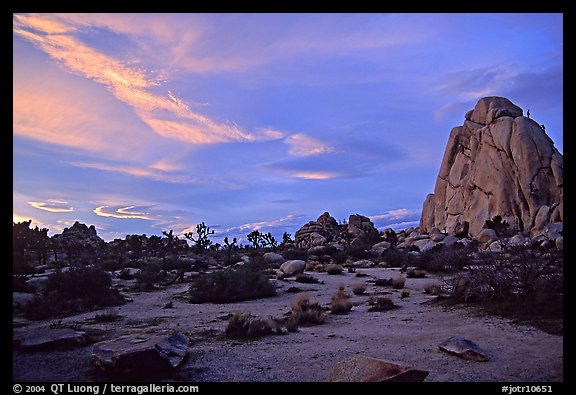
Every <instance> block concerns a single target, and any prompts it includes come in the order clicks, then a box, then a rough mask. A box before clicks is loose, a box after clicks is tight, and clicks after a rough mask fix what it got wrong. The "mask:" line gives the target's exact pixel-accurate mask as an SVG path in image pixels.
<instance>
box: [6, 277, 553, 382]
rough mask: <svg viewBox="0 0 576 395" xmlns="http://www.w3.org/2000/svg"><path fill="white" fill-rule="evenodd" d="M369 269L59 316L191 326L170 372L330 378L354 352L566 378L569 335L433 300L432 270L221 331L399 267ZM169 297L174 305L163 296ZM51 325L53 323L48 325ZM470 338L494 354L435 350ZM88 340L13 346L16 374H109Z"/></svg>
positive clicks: (143, 299)
mask: <svg viewBox="0 0 576 395" xmlns="http://www.w3.org/2000/svg"><path fill="white" fill-rule="evenodd" d="M358 271H359V272H363V273H366V274H368V275H369V277H367V278H363V279H358V278H356V277H355V275H354V274H350V273H344V274H343V275H328V274H326V273H312V275H313V276H314V277H316V278H318V279H319V280H320V281H321V282H323V284H300V283H296V282H294V281H277V285H278V295H277V296H275V297H271V298H266V299H260V300H253V301H247V302H242V303H234V304H198V305H194V304H190V303H187V302H186V299H185V295H186V291H187V289H188V284H176V285H173V286H170V287H167V288H165V289H163V290H159V291H154V292H149V293H135V292H127V293H126V295H127V296H129V297H130V298H132V299H133V301H132V302H130V303H128V304H126V305H124V306H121V307H120V308H119V310H120V314H121V316H122V317H121V319H120V320H118V321H115V322H110V323H94V322H93V320H92V319H93V317H94V315H95V314H96V313H97V312H90V313H84V314H80V315H76V316H72V317H68V318H66V319H64V320H62V323H63V324H70V325H76V326H78V327H80V328H82V329H85V330H89V331H94V332H98V331H100V333H101V336H100V338H101V339H110V338H114V337H116V336H118V335H120V334H124V333H128V332H135V331H149V332H155V331H157V330H160V329H166V328H177V329H180V330H181V331H183V332H185V333H187V334H189V335H190V337H191V339H192V347H191V349H192V351H191V355H190V358H189V359H188V360H187V361H186V362H185V363H184V364H183V365H182V366H180V367H179V368H178V370H177V371H176V373H175V374H174V375H172V376H170V377H166V378H165V379H166V380H175V381H191V382H206V381H257V382H262V381H325V380H326V379H327V377H328V375H329V374H330V372H331V370H332V368H333V366H334V364H335V363H336V362H337V361H338V360H340V359H343V358H346V357H349V356H351V355H354V354H362V355H366V356H371V357H375V358H380V359H384V360H387V361H390V362H394V363H398V364H401V365H404V366H410V367H413V368H416V369H420V370H426V371H428V372H429V376H428V377H427V378H426V381H441V382H448V381H457V382H460V381H500V382H554V381H563V336H557V335H550V334H547V333H545V332H542V331H541V330H538V329H536V328H533V327H530V326H523V325H517V324H514V323H512V322H511V321H509V320H506V319H502V318H499V317H493V316H487V315H483V314H479V313H478V312H477V311H475V310H472V309H468V308H462V307H450V308H447V307H443V306H440V305H438V304H435V303H429V301H430V300H431V299H433V297H431V296H429V295H426V294H425V293H424V292H423V287H424V285H425V284H426V283H427V282H429V281H430V280H431V278H423V279H407V281H406V286H405V289H408V290H409V291H410V296H409V297H408V298H404V299H401V298H400V291H399V290H393V289H392V288H390V287H376V286H374V285H373V284H371V283H369V282H368V283H367V285H368V287H367V291H366V294H365V295H361V296H357V295H352V301H353V303H354V307H353V309H352V311H351V312H349V313H348V314H344V315H329V316H328V318H327V320H326V322H325V323H324V324H323V325H319V326H313V327H302V328H300V329H299V330H298V332H295V333H288V334H286V335H272V336H267V337H263V338H261V339H258V340H250V341H238V340H230V339H224V338H223V337H222V336H221V335H222V333H223V331H224V329H225V327H226V324H227V321H226V319H225V318H224V317H226V315H228V314H230V313H233V312H236V311H244V312H250V313H252V314H255V315H258V316H261V317H267V316H275V317H280V316H282V315H283V314H284V313H286V312H288V311H289V310H290V304H291V301H292V300H293V299H294V297H295V294H292V293H286V292H285V290H286V289H288V288H289V287H291V286H297V287H299V288H301V289H303V290H307V292H308V293H309V295H310V298H311V300H312V301H318V302H320V303H321V304H326V305H327V304H328V303H329V302H330V298H331V296H332V295H333V294H334V293H335V291H336V290H337V288H338V285H339V284H345V285H346V290H347V291H348V292H349V293H350V294H352V293H351V292H350V287H349V286H350V284H352V283H354V282H358V281H360V280H369V279H371V278H390V277H396V276H398V275H400V273H399V271H398V270H395V269H383V268H373V269H358ZM384 292H390V293H391V294H390V295H389V296H390V297H391V298H392V299H393V300H394V302H395V303H396V304H398V305H399V306H401V307H400V308H399V309H396V310H391V311H387V312H368V307H369V306H368V298H369V295H375V294H383V293H384ZM170 300H172V301H173V305H174V308H172V309H164V308H163V306H164V305H165V304H166V303H167V302H168V301H170ZM52 322H54V320H50V321H39V322H33V323H26V325H25V326H22V327H16V328H15V329H14V333H15V335H17V334H18V333H21V332H22V331H27V330H29V329H32V328H39V327H43V328H47V327H48V325H49V324H50V323H52ZM47 330H48V329H47ZM455 335H456V336H461V337H464V338H466V339H469V340H472V341H474V342H476V343H477V344H478V345H480V346H481V347H482V348H483V349H485V350H486V351H488V353H489V355H490V360H489V361H487V362H474V361H468V360H464V359H460V358H458V357H455V356H453V355H449V354H446V353H443V352H441V351H439V350H438V345H439V344H440V343H441V342H442V341H444V340H446V339H447V338H449V337H450V336H455ZM92 347H93V346H92V345H88V346H85V347H81V348H77V349H73V350H67V351H56V352H55V351H52V352H34V353H24V352H21V351H14V352H13V379H14V380H15V381H100V380H106V379H107V378H106V377H105V376H102V375H101V374H100V373H99V372H98V371H96V369H95V368H93V367H92V365H91V363H90V354H91V350H92Z"/></svg>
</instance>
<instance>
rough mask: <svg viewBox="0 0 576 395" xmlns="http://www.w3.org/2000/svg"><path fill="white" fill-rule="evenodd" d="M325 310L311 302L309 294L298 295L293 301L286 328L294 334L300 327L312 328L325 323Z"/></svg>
mask: <svg viewBox="0 0 576 395" xmlns="http://www.w3.org/2000/svg"><path fill="white" fill-rule="evenodd" d="M324 319H325V315H324V309H323V308H322V307H321V306H320V305H319V304H318V303H317V302H314V303H312V302H310V296H309V295H308V293H306V292H304V293H300V294H298V295H296V297H295V298H294V300H293V301H292V311H291V312H290V316H289V317H288V320H287V321H286V328H287V329H288V331H289V332H294V331H296V330H297V329H298V326H312V325H320V324H323V323H324Z"/></svg>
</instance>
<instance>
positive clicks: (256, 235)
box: [246, 230, 261, 249]
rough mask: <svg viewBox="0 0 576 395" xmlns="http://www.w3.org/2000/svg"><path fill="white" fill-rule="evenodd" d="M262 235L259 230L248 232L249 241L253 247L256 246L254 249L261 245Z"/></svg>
mask: <svg viewBox="0 0 576 395" xmlns="http://www.w3.org/2000/svg"><path fill="white" fill-rule="evenodd" d="M260 236H261V235H260V232H259V231H257V230H255V231H253V232H250V233H248V235H246V237H247V238H248V241H249V242H250V243H252V247H254V249H258V247H260Z"/></svg>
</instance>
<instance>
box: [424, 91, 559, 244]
mask: <svg viewBox="0 0 576 395" xmlns="http://www.w3.org/2000/svg"><path fill="white" fill-rule="evenodd" d="M465 118H466V119H465V121H464V125H462V126H458V127H455V128H454V129H452V132H451V133H450V138H449V140H448V144H447V146H446V151H445V153H444V158H443V160H442V165H441V167H440V171H439V173H438V178H437V180H436V186H435V188H434V193H433V194H430V195H428V196H427V197H426V200H425V202H424V206H423V209H422V217H421V220H420V227H421V228H422V230H424V231H426V232H429V231H431V229H432V228H434V227H436V228H438V229H440V230H441V231H443V232H445V233H448V234H456V233H459V235H460V237H462V236H463V235H462V234H461V233H462V229H463V228H465V227H468V234H469V235H470V236H472V237H476V236H477V235H478V234H479V233H480V232H481V231H482V228H483V226H484V224H485V221H486V220H489V219H492V218H494V217H495V216H496V215H500V216H501V217H502V218H503V219H504V220H505V221H506V222H507V223H508V224H509V225H510V226H511V228H512V229H513V230H516V231H518V232H521V233H523V234H524V235H527V236H532V237H534V236H537V235H540V234H544V233H546V232H547V227H548V225H549V224H551V223H556V222H562V220H563V158H562V154H560V152H558V150H557V149H556V148H555V147H554V143H553V141H552V140H551V139H550V138H549V137H548V136H547V135H546V133H545V132H544V130H543V129H542V128H541V126H540V125H539V124H538V123H536V122H535V121H534V120H532V119H529V118H526V117H523V116H522V109H521V108H519V107H517V106H516V105H514V104H513V103H512V102H510V100H508V99H506V98H503V97H485V98H483V99H480V100H479V101H478V103H477V104H476V107H475V108H474V110H472V111H469V112H468V113H467V114H466V116H465Z"/></svg>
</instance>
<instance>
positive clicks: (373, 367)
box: [328, 355, 428, 382]
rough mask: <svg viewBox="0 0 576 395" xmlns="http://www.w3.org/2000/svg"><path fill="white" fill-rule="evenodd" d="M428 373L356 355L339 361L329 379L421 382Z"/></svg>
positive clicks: (342, 380)
mask: <svg viewBox="0 0 576 395" xmlns="http://www.w3.org/2000/svg"><path fill="white" fill-rule="evenodd" d="M427 376H428V372H426V371H423V370H417V369H412V368H410V367H406V366H400V365H397V364H395V363H391V362H387V361H384V360H381V359H376V358H371V357H365V356H361V355H355V356H352V357H350V358H346V359H343V360H341V361H338V362H337V363H336V365H335V366H334V369H333V370H332V373H330V376H329V377H328V381H334V382H384V381H413V382H420V381H424V379H425V378H426V377H427Z"/></svg>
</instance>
